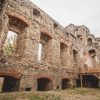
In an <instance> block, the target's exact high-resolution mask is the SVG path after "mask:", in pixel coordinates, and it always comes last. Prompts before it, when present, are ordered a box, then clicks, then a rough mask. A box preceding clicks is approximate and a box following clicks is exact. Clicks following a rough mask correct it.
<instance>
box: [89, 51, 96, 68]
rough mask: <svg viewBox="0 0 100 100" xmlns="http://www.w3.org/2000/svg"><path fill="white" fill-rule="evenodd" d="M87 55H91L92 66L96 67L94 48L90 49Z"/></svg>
mask: <svg viewBox="0 0 100 100" xmlns="http://www.w3.org/2000/svg"><path fill="white" fill-rule="evenodd" d="M89 55H90V57H91V61H92V67H96V52H95V50H90V51H89Z"/></svg>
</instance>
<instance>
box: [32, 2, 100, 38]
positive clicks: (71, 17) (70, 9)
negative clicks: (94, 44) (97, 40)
mask: <svg viewBox="0 0 100 100" xmlns="http://www.w3.org/2000/svg"><path fill="white" fill-rule="evenodd" d="M31 1H32V2H33V3H34V4H36V5H37V6H38V7H40V8H41V9H42V10H43V11H45V12H46V13H48V14H49V15H50V16H51V17H52V18H54V19H55V20H57V21H58V22H59V23H60V24H61V25H62V26H67V25H68V24H70V23H73V24H76V25H86V26H87V27H89V28H90V31H91V33H93V34H95V35H96V36H100V35H99V33H100V28H99V26H100V5H99V4H100V0H31Z"/></svg>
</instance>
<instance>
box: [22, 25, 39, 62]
mask: <svg viewBox="0 0 100 100" xmlns="http://www.w3.org/2000/svg"><path fill="white" fill-rule="evenodd" d="M23 32H24V34H25V38H24V40H25V45H24V52H23V56H24V57H25V58H27V59H26V63H30V62H31V63H33V64H35V63H36V62H37V61H38V46H39V39H40V31H39V29H36V28H35V27H34V26H29V27H27V28H26V29H25V30H24V31H23Z"/></svg>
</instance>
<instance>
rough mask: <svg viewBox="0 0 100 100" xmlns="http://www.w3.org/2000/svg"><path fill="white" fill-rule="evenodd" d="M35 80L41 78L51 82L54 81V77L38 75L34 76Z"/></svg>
mask: <svg viewBox="0 0 100 100" xmlns="http://www.w3.org/2000/svg"><path fill="white" fill-rule="evenodd" d="M33 77H34V78H37V79H40V78H47V79H49V80H52V79H53V77H52V76H51V75H47V74H37V75H34V76H33Z"/></svg>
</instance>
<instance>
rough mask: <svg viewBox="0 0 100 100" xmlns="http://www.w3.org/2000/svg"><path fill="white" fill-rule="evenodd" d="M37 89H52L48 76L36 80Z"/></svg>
mask: <svg viewBox="0 0 100 100" xmlns="http://www.w3.org/2000/svg"><path fill="white" fill-rule="evenodd" d="M37 83H38V84H37V85H38V87H37V90H38V91H50V90H52V81H51V80H50V79H48V78H39V79H38V80H37Z"/></svg>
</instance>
